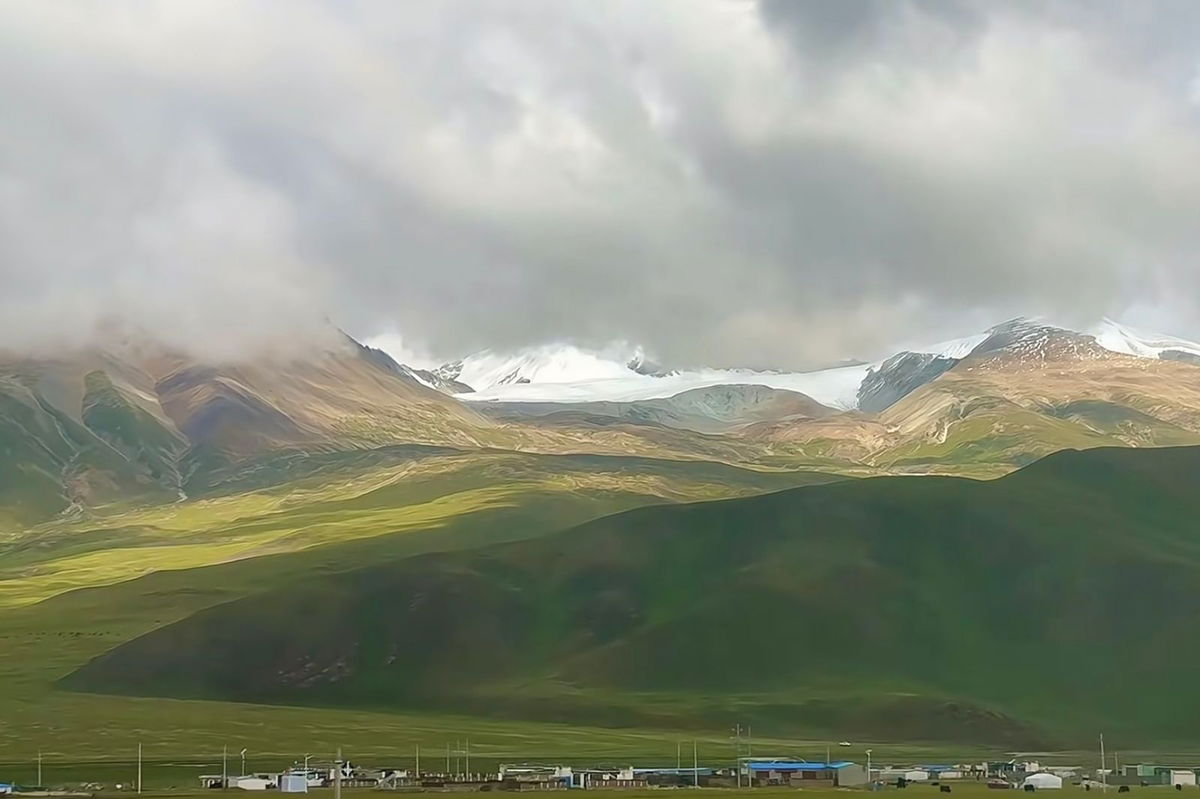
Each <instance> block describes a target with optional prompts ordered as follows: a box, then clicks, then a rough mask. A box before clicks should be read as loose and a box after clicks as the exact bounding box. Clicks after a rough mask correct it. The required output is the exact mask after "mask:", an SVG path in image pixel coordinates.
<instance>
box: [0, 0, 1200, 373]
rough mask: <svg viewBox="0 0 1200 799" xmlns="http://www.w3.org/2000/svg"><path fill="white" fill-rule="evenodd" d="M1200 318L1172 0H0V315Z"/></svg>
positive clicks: (164, 325)
mask: <svg viewBox="0 0 1200 799" xmlns="http://www.w3.org/2000/svg"><path fill="white" fill-rule="evenodd" d="M1018 314H1029V315H1034V314H1045V315H1050V316H1051V317H1053V318H1055V319H1059V320H1062V321H1063V322H1067V323H1079V324H1082V323H1086V322H1091V321H1094V320H1095V319H1097V318H1098V317H1100V316H1103V315H1112V316H1116V317H1121V318H1124V319H1126V320H1127V321H1131V322H1134V323H1138V324H1141V325H1142V326H1145V327H1150V328H1157V329H1160V330H1163V331H1164V332H1174V333H1178V334H1184V335H1191V336H1198V337H1200V3H1198V2H1194V0H1178V1H1176V2H1172V0H1155V2H1144V0H1131V2H1118V1H1116V0H1111V1H1107V2H1106V1H1105V0H1079V2H1022V1H1021V0H1006V2H992V1H991V0H978V1H977V2H976V1H973V0H937V1H936V2H935V1H934V0H928V1H927V2H926V1H923V0H908V1H907V2H906V1H905V0H877V1H876V0H811V2H805V0H779V1H778V2H768V1H767V0H763V2H761V3H754V2H750V1H749V0H678V2H669V1H668V0H654V1H653V2H647V1H646V0H629V1H628V2H624V1H623V0H580V1H579V2H573V1H572V0H544V1H539V0H514V2H483V1H481V0H464V1H463V2H455V1H454V0H430V1H429V2H424V0H404V2H391V1H386V2H385V1H381V2H370V3H360V2H345V1H344V0H339V1H338V2H333V1H332V0H330V2H304V1H303V0H280V2H250V1H248V0H229V2H217V1H216V0H213V1H211V2H205V1H202V2H162V3H157V4H151V3H134V2H122V0H105V2H96V3H87V2H71V3H67V2H55V0H25V1H24V2H0V346H3V345H7V346H13V347H27V346H33V345H38V344H45V343H47V342H52V341H62V340H66V341H84V340H87V338H88V337H89V336H91V335H92V331H94V330H95V329H96V326H97V325H98V324H102V323H106V322H110V321H112V320H120V321H122V322H123V323H124V324H128V325H132V326H136V327H141V328H145V329H147V330H149V331H151V332H152V333H153V334H155V335H157V336H161V337H163V338H165V339H166V340H167V341H169V342H170V343H173V344H186V345H190V346H193V347H200V348H210V349H221V348H224V349H226V350H228V349H230V348H235V347H241V346H248V344H246V343H247V342H255V341H262V340H266V339H284V340H289V341H299V340H302V336H301V335H300V334H301V333H302V332H303V331H305V330H307V329H309V328H310V327H313V326H315V325H318V324H320V321H321V320H324V319H326V318H328V319H330V320H332V321H333V322H335V323H336V324H338V325H340V326H342V327H343V328H345V329H347V330H348V331H350V332H351V333H353V334H355V335H357V336H360V337H370V336H373V335H377V334H381V333H389V332H390V333H394V334H398V335H400V336H402V337H403V342H404V344H405V346H406V347H408V348H409V349H410V350H412V351H413V352H414V353H415V354H416V355H417V356H421V357H423V358H426V359H433V360H437V359H440V358H443V357H446V358H448V357H451V356H455V355H460V354H464V353H467V352H470V351H474V350H477V349H480V348H485V347H491V348H494V349H510V348H516V347H520V346H523V345H528V344H538V343H544V342H547V341H555V340H565V341H571V342H574V343H577V344H581V345H584V346H601V345H603V344H606V343H608V342H610V341H614V340H625V341H630V342H636V343H640V344H642V345H644V346H645V347H646V348H647V349H648V350H649V351H650V352H651V353H653V354H655V355H656V356H657V357H658V358H659V359H660V360H662V361H664V362H666V363H670V364H678V365H684V364H691V363H698V362H704V363H708V364H712V365H731V364H741V365H749V366H779V367H804V366H811V365H815V364H820V363H826V362H830V361H834V360H837V359H840V358H845V357H864V358H870V357H875V356H877V355H880V354H887V351H889V349H890V348H892V347H893V346H894V345H895V344H896V343H897V342H898V341H917V340H929V339H936V338H940V337H946V336H951V335H955V334H962V333H967V332H973V331H974V330H976V329H978V328H979V327H981V326H983V325H986V324H990V323H994V322H996V321H999V320H1001V319H1003V318H1006V317H1010V316H1014V315H1018Z"/></svg>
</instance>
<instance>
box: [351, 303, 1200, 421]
mask: <svg viewBox="0 0 1200 799" xmlns="http://www.w3.org/2000/svg"><path fill="white" fill-rule="evenodd" d="M1086 332H1087V333H1088V334H1089V335H1092V336H1094V337H1095V338H1096V341H1097V343H1098V344H1099V345H1100V346H1101V347H1104V348H1105V349H1108V350H1111V351H1113V352H1118V353H1123V354H1126V355H1134V356H1138V357H1142V358H1158V357H1159V356H1160V354H1161V353H1162V352H1164V351H1166V350H1180V351H1183V352H1190V353H1194V354H1196V355H1197V356H1200V343H1196V342H1191V341H1187V340H1184V339H1180V338H1175V337H1173V336H1164V335H1159V334H1153V333H1145V332H1141V331H1137V330H1134V329H1133V328H1130V327H1127V326H1124V325H1121V324H1119V323H1117V322H1114V321H1112V320H1110V319H1105V320H1104V321H1103V322H1102V323H1101V324H1099V325H1097V326H1095V327H1093V328H1091V329H1090V330H1088V331H1086ZM989 333H990V331H988V332H983V333H978V334H975V335H971V336H965V337H963V338H956V339H951V340H949V341H942V342H938V343H936V344H932V345H929V346H922V347H912V348H909V350H910V351H912V352H917V353H924V354H932V355H940V356H942V357H946V358H955V359H962V358H965V357H967V356H968V355H970V354H971V352H972V351H973V350H975V348H976V347H978V346H979V345H980V344H981V343H982V342H983V341H984V340H985V339H987V338H988V336H989ZM381 339H384V340H379V339H377V340H373V342H372V344H373V346H381V347H382V348H383V349H385V350H388V351H389V352H390V351H392V348H400V347H401V344H402V342H401V341H400V340H399V338H398V337H395V338H394V339H391V340H387V339H386V337H381ZM376 342H378V343H376ZM388 345H391V346H388ZM393 354H395V353H393ZM644 357H645V356H644V354H643V353H642V351H641V349H640V348H638V347H634V346H631V345H628V344H623V343H618V344H613V345H610V346H608V347H606V348H603V349H600V350H587V349H583V348H580V347H577V346H573V345H569V344H547V345H543V346H539V347H532V348H529V349H525V350H521V351H519V352H516V353H510V354H506V353H500V352H495V351H485V352H481V353H478V354H475V355H472V356H469V357H467V358H464V359H463V361H462V362H461V364H462V368H461V370H460V371H459V373H458V374H457V378H456V379H458V380H459V381H461V382H463V383H465V384H467V385H469V386H471V387H472V388H473V389H475V392H474V393H468V394H458V395H456V396H457V397H458V398H459V399H461V400H465V401H468V402H593V401H604V400H607V401H612V402H635V401H638V400H647V399H659V398H664V397H672V396H674V395H676V394H679V393H681V392H684V391H689V390H691V389H696V388H707V387H710V386H720V385H738V384H740V385H758V386H767V387H769V388H776V389H786V390H789V391H798V392H800V393H802V394H807V395H808V396H810V397H812V398H813V399H815V400H816V401H817V402H820V403H822V404H823V405H828V406H830V407H833V408H837V409H841V410H850V409H853V408H856V407H857V405H858V389H859V386H860V385H861V384H862V381H863V379H864V378H865V377H866V375H867V373H868V372H869V371H870V370H871V369H877V368H879V366H880V365H881V363H882V361H879V362H876V363H872V364H862V365H856V366H843V367H836V368H832V369H823V370H818V371H812V372H775V371H755V370H751V369H706V368H700V369H691V370H686V371H679V372H673V373H670V374H665V375H658V376H655V375H644V374H640V373H638V372H637V371H635V370H634V369H632V368H630V365H631V363H633V364H636V363H637V362H639V361H640V360H644ZM414 376H415V377H417V379H418V380H421V382H423V383H426V385H429V383H428V381H426V380H424V379H422V378H421V377H420V376H419V375H414Z"/></svg>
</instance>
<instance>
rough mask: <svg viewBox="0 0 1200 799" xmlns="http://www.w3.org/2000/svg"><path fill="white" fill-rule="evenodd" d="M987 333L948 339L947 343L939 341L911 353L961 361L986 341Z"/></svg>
mask: <svg viewBox="0 0 1200 799" xmlns="http://www.w3.org/2000/svg"><path fill="white" fill-rule="evenodd" d="M988 335H989V334H988V333H976V334H975V335H973V336H966V337H964V338H955V339H950V340H949V341H941V342H938V343H937V344H933V345H931V346H928V347H918V348H915V349H914V350H913V352H919V353H922V354H927V355H940V356H942V357H943V358H957V359H958V360H962V359H963V358H965V357H967V356H968V355H970V354H971V352H972V351H973V350H974V349H975V348H976V347H978V346H979V345H980V344H982V343H983V342H984V341H986V340H987V337H988Z"/></svg>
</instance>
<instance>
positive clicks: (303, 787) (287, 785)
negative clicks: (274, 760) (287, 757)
mask: <svg viewBox="0 0 1200 799" xmlns="http://www.w3.org/2000/svg"><path fill="white" fill-rule="evenodd" d="M279 792H280V793H308V778H307V777H305V776H304V775H303V774H280V775H279Z"/></svg>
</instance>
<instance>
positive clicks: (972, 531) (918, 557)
mask: <svg viewBox="0 0 1200 799" xmlns="http://www.w3.org/2000/svg"><path fill="white" fill-rule="evenodd" d="M1198 459H1200V450H1194V449H1181V450H1140V451H1133V450H1126V451H1121V450H1095V451H1091V452H1087V453H1064V454H1061V455H1059V456H1055V457H1054V458H1051V459H1048V460H1047V461H1043V462H1040V463H1038V464H1036V465H1035V466H1033V467H1030V468H1029V469H1027V470H1024V471H1022V472H1018V473H1017V474H1014V475H1012V476H1010V477H1008V478H1004V479H1001V480H998V481H994V482H990V483H978V482H974V481H967V480H961V479H949V478H881V479H877V480H867V481H857V482H847V483H840V484H834V485H829V486H813V487H808V488H802V489H797V490H794V491H789V492H781V493H776V494H771V495H768V496H762V497H752V498H747V499H735V500H728V501H724V502H715V503H700V504H691V505H682V506H660V507H654V508H643V509H638V510H634V511H630V512H628V513H624V514H618V515H611V516H607V517H604V518H602V519H599V520H597V521H594V522H591V523H589V524H586V525H584V526H582V527H580V528H579V529H576V530H573V531H568V532H565V533H562V534H560V535H559V536H555V537H551V538H542V539H539V540H534V541H526V542H519V543H514V544H511V545H508V546H504V547H495V548H488V549H483V550H473V551H470V552H459V553H446V554H444V555H436V554H433V555H428V556H423V557H420V558H413V559H408V560H403V561H393V562H390V563H386V564H382V565H379V566H373V567H369V568H363V569H358V570H355V571H353V572H347V573H344V574H335V575H330V576H328V577H326V578H321V579H314V580H310V581H307V582H305V583H303V584H293V585H290V586H284V587H282V588H281V589H279V590H277V591H270V592H266V593H262V594H259V595H258V596H256V597H255V598H254V600H253V601H252V602H249V601H242V602H240V603H234V604H230V605H225V606H222V607H219V608H213V609H212V610H210V611H205V612H201V613H197V614H194V615H191V616H190V617H189V618H188V619H186V620H185V621H183V622H181V623H179V624H177V625H173V626H171V627H167V628H164V629H162V630H160V631H158V632H156V633H154V634H152V635H148V636H146V637H144V638H141V639H139V640H137V641H135V642H133V643H131V644H127V645H125V646H123V647H121V648H119V649H117V650H116V651H115V652H114V653H112V654H111V655H109V656H106V657H104V658H102V659H101V660H99V661H97V662H96V663H94V664H93V665H92V666H91V667H89V668H88V669H87V670H85V671H84V672H83V673H82V674H81V675H80V676H81V679H78V680H76V681H74V682H73V685H75V686H76V687H83V688H91V689H95V688H103V689H104V690H117V691H123V692H128V693H145V692H147V691H153V692H157V693H160V694H166V695H172V696H190V697H207V698H236V699H243V700H262V699H264V698H266V699H270V700H271V701H274V702H279V703H298V702H303V703H307V704H314V705H321V704H324V705H331V706H332V705H337V706H342V707H346V706H361V707H376V708H378V707H394V708H397V709H404V708H409V709H412V708H420V709H426V710H442V711H444V710H447V709H455V710H458V711H460V712H469V713H471V714H480V715H481V714H489V713H490V714H495V715H507V716H509V717H518V718H545V719H557V720H564V721H570V722H574V723H591V724H595V723H597V722H601V723H608V724H613V725H617V724H640V725H643V726H654V727H681V726H685V725H691V726H694V727H702V726H708V727H709V728H713V727H716V728H720V727H724V726H727V725H729V724H732V723H733V721H734V720H735V719H738V718H752V719H753V720H754V722H755V724H760V725H768V726H769V727H770V728H771V729H775V730H780V731H785V732H786V733H787V734H789V735H798V736H804V735H807V734H810V733H813V732H816V731H820V732H821V733H824V734H832V733H836V734H838V735H841V736H844V737H847V738H851V739H853V738H874V739H885V740H886V739H892V740H901V739H903V740H959V741H976V742H979V743H981V744H982V743H988V744H990V745H993V746H1006V747H1028V746H1032V745H1044V744H1053V745H1062V744H1063V743H1064V742H1065V743H1070V742H1072V741H1076V740H1080V739H1081V738H1084V737H1090V736H1091V734H1092V731H1093V730H1096V729H1098V728H1100V727H1101V726H1103V727H1104V728H1105V729H1108V730H1110V731H1112V733H1113V734H1124V735H1127V736H1128V737H1129V738H1130V739H1138V740H1149V741H1155V742H1161V741H1171V740H1188V738H1189V732H1190V729H1191V728H1190V723H1189V722H1188V721H1187V719H1189V718H1190V717H1191V715H1192V713H1193V711H1195V710H1196V709H1198V708H1200V693H1198V692H1197V689H1196V687H1195V684H1194V681H1193V680H1192V679H1191V673H1190V666H1188V665H1186V664H1187V663H1189V662H1190V659H1189V658H1190V656H1191V655H1196V654H1200V638H1197V635H1196V633H1195V630H1194V627H1193V620H1194V618H1195V614H1196V613H1200V606H1198V605H1197V601H1198V600H1197V597H1200V544H1197V542H1196V541H1195V540H1194V536H1192V535H1191V531H1192V530H1193V520H1194V519H1195V518H1196V517H1197V516H1198V515H1200V504H1198V503H1200V499H1198V498H1197V497H1196V496H1195V492H1194V491H1193V490H1192V485H1191V480H1190V477H1189V475H1191V474H1194V473H1195V471H1196V469H1197V468H1200V460H1198ZM418 599H419V600H420V601H417V600H418ZM256 646H259V647H261V649H260V650H256V649H255V647H256ZM1114 683H1121V684H1127V685H1139V686H1145V690H1142V691H1138V692H1119V691H1118V692H1114V691H1112V690H1111V686H1112V685H1113V684H1114Z"/></svg>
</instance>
